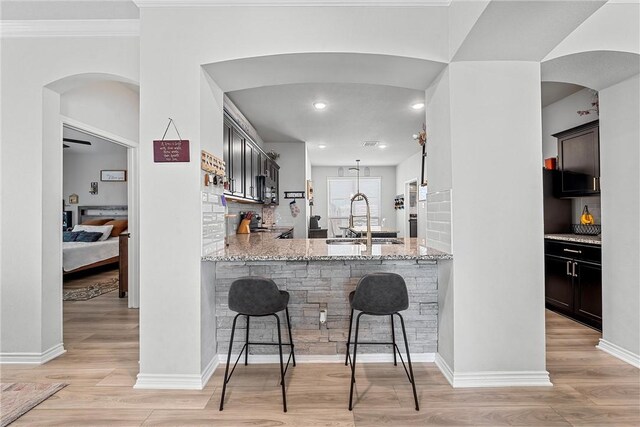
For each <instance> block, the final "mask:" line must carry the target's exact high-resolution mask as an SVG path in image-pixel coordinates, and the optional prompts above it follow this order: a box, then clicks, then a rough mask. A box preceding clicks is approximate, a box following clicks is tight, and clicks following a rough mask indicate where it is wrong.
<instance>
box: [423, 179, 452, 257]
mask: <svg viewBox="0 0 640 427" xmlns="http://www.w3.org/2000/svg"><path fill="white" fill-rule="evenodd" d="M427 244H428V245H429V246H430V247H432V248H435V249H437V250H440V251H443V252H447V253H451V252H452V251H451V190H446V191H438V192H434V193H428V194H427Z"/></svg>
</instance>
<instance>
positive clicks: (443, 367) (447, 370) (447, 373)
mask: <svg viewBox="0 0 640 427" xmlns="http://www.w3.org/2000/svg"><path fill="white" fill-rule="evenodd" d="M435 362H436V366H437V367H438V369H440V372H441V373H442V375H444V377H445V378H446V379H447V381H449V384H451V385H452V386H453V370H452V369H451V367H450V366H449V364H448V363H447V361H446V360H444V359H443V358H442V356H440V353H436V360H435Z"/></svg>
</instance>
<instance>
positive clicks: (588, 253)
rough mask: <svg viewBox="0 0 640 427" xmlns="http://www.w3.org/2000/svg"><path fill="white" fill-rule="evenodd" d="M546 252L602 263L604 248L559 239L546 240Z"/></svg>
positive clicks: (547, 253)
mask: <svg viewBox="0 0 640 427" xmlns="http://www.w3.org/2000/svg"><path fill="white" fill-rule="evenodd" d="M544 253H545V254H546V255H556V256H561V257H565V258H572V259H575V260H580V261H588V262H593V263H595V264H601V263H602V248H601V247H600V246H597V245H585V244H581V243H569V242H561V241H557V240H545V242H544Z"/></svg>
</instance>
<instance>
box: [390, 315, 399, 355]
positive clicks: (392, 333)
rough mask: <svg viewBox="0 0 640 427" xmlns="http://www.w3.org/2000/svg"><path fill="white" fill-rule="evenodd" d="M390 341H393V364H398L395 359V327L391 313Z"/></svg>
mask: <svg viewBox="0 0 640 427" xmlns="http://www.w3.org/2000/svg"><path fill="white" fill-rule="evenodd" d="M391 341H393V348H392V350H393V366H398V361H397V359H396V328H395V327H394V325H393V314H392V315H391Z"/></svg>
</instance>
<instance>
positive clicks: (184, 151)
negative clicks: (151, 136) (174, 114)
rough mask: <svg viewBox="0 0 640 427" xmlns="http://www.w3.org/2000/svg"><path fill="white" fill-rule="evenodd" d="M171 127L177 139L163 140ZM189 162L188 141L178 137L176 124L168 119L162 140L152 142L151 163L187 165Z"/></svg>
mask: <svg viewBox="0 0 640 427" xmlns="http://www.w3.org/2000/svg"><path fill="white" fill-rule="evenodd" d="M171 125H173V128H174V129H175V130H176V134H178V138H179V139H164V137H165V136H167V131H168V130H169V126H171ZM189 160H190V158H189V140H188V139H182V138H181V137H180V132H178V128H177V127H176V124H175V123H174V122H173V119H171V118H169V124H167V128H166V129H165V131H164V135H162V139H160V140H154V141H153V161H154V163H188V162H189Z"/></svg>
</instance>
